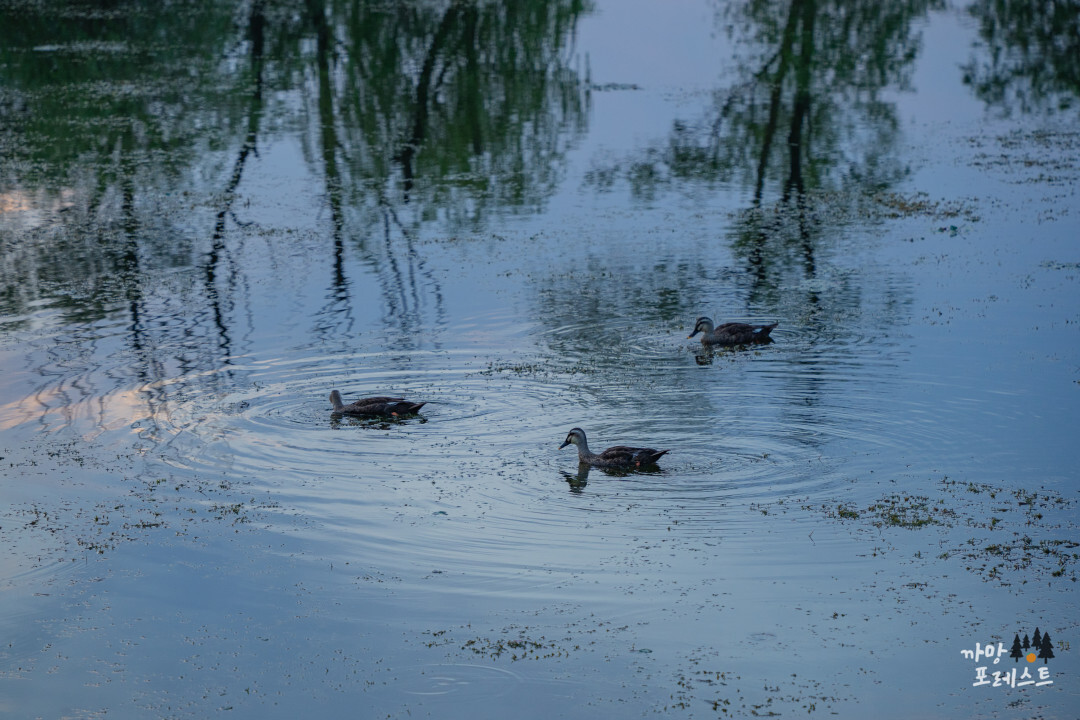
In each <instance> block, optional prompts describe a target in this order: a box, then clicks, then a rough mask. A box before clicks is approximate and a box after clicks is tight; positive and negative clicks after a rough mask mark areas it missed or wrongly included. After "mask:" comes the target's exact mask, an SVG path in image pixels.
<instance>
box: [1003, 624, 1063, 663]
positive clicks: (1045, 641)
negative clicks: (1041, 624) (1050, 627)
mask: <svg viewBox="0 0 1080 720" xmlns="http://www.w3.org/2000/svg"><path fill="white" fill-rule="evenodd" d="M1036 651H1038V654H1036ZM1009 657H1011V658H1012V659H1013V662H1020V658H1024V660H1026V661H1028V662H1029V663H1033V662H1035V661H1036V660H1042V661H1043V665H1046V664H1048V663H1049V661H1050V658H1052V657H1054V644H1053V642H1052V641H1051V640H1050V633H1046V634H1045V635H1042V634H1040V633H1039V628H1035V634H1034V635H1033V636H1032V638H1031V640H1030V641H1029V640H1028V636H1027V635H1024V641H1023V642H1020V634H1019V633H1017V634H1016V635H1014V636H1013V644H1012V650H1011V651H1010V652H1009Z"/></svg>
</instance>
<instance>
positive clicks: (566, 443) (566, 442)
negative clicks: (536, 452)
mask: <svg viewBox="0 0 1080 720" xmlns="http://www.w3.org/2000/svg"><path fill="white" fill-rule="evenodd" d="M569 444H570V441H569V440H563V444H562V445H560V446H559V449H560V450H562V449H563V448H564V447H566V446H567V445H569Z"/></svg>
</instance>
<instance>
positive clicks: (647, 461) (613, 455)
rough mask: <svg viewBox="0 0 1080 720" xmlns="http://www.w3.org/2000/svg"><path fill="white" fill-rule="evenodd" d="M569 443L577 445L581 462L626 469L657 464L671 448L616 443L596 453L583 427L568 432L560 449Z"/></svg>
mask: <svg viewBox="0 0 1080 720" xmlns="http://www.w3.org/2000/svg"><path fill="white" fill-rule="evenodd" d="M567 445H577V455H578V463H579V464H582V465H592V466H594V467H600V468H616V469H625V470H630V469H633V468H639V467H647V466H649V465H655V464H656V461H657V460H659V459H660V458H661V457H662V456H663V455H665V454H667V453H668V452H670V451H669V450H653V449H652V448H639V447H626V446H625V445H616V446H615V447H609V448H608V449H607V450H605V451H604V452H602V453H594V452H592V451H591V450H589V441H588V440H586V439H585V431H584V430H582V429H581V428H573V429H572V430H571V431H570V432H568V433H567V434H566V440H564V441H563V444H562V445H560V446H559V449H560V450H562V449H563V448H564V447H566V446H567Z"/></svg>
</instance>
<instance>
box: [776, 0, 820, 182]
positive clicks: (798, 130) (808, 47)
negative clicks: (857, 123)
mask: <svg viewBox="0 0 1080 720" xmlns="http://www.w3.org/2000/svg"><path fill="white" fill-rule="evenodd" d="M798 4H799V5H801V6H802V8H801V9H802V37H801V38H800V40H799V56H798V59H797V61H796V67H795V102H794V107H793V108H792V113H791V126H790V128H789V130H788V157H789V162H790V173H789V174H788V181H787V183H785V185H784V202H787V201H788V200H789V199H790V198H791V191H792V189H794V190H795V191H796V192H797V193H798V195H799V196H800V197H801V196H802V192H803V187H804V186H803V176H802V153H803V149H804V144H803V134H804V130H805V128H804V121H805V120H806V118H807V116H808V114H809V111H810V68H811V67H812V65H813V61H814V15H815V13H816V12H817V6H816V3H815V0H799V3H798ZM805 132H809V131H808V130H805ZM806 145H809V142H807V143H806Z"/></svg>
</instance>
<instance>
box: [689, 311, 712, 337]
mask: <svg viewBox="0 0 1080 720" xmlns="http://www.w3.org/2000/svg"><path fill="white" fill-rule="evenodd" d="M712 331H713V323H712V320H711V319H710V318H707V317H704V316H702V317H699V318H698V319H697V322H696V323H694V332H692V333H690V334H689V335H687V336H686V339H687V340H689V339H690V338H692V337H694V336H695V335H697V334H698V333H699V332H701V333H705V334H706V335H708V334H709V333H711V332H712Z"/></svg>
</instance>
